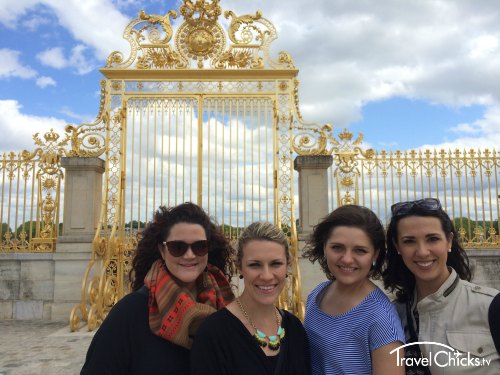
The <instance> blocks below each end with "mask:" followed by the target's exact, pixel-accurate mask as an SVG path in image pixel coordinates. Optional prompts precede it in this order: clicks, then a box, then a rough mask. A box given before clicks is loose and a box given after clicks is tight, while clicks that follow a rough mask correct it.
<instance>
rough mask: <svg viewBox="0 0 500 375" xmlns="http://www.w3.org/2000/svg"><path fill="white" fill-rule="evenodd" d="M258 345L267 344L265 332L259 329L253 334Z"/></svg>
mask: <svg viewBox="0 0 500 375" xmlns="http://www.w3.org/2000/svg"><path fill="white" fill-rule="evenodd" d="M253 337H255V339H256V340H257V342H258V343H259V345H260V346H262V347H263V348H265V347H266V346H267V341H266V334H265V333H264V332H262V331H260V330H258V329H257V330H255V334H254V335H253Z"/></svg>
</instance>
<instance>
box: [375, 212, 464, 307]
mask: <svg viewBox="0 0 500 375" xmlns="http://www.w3.org/2000/svg"><path fill="white" fill-rule="evenodd" d="M408 216H422V217H435V218H437V219H439V221H440V222H441V229H442V230H443V232H444V233H445V235H446V237H447V238H449V236H450V235H453V238H452V242H451V252H450V253H448V259H447V260H446V264H447V265H448V266H449V267H452V268H453V269H454V270H455V271H456V272H457V274H458V276H459V277H460V278H461V279H463V280H467V281H470V280H471V276H472V275H471V271H470V268H469V258H468V257H467V253H466V252H465V250H464V249H463V248H462V246H461V245H460V243H459V242H458V235H457V232H456V230H455V227H454V226H453V222H452V221H451V219H450V217H449V216H448V214H447V213H446V212H445V211H444V210H443V209H442V208H438V209H435V210H428V209H425V208H423V207H421V206H418V205H414V206H413V207H412V208H411V209H410V210H409V211H408V212H407V213H405V214H404V215H400V216H396V217H392V218H391V222H390V223H389V227H388V229H387V249H388V251H387V266H386V268H385V270H384V271H383V272H382V277H383V280H384V286H385V288H386V289H388V290H389V291H390V292H391V293H394V292H395V293H396V298H397V300H398V301H399V302H405V301H407V300H408V299H409V298H411V296H412V295H413V290H414V289H415V276H413V274H412V273H411V271H410V270H409V269H408V267H406V265H405V264H404V262H403V259H402V258H401V255H399V254H398V251H397V249H396V245H395V242H397V238H398V223H399V221H400V220H401V219H403V218H405V217H408Z"/></svg>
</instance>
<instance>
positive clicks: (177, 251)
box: [163, 240, 208, 258]
mask: <svg viewBox="0 0 500 375" xmlns="http://www.w3.org/2000/svg"><path fill="white" fill-rule="evenodd" d="M163 246H166V247H167V250H168V252H169V253H170V254H171V255H172V256H174V257H176V258H177V257H181V256H183V255H184V254H185V253H186V251H187V250H188V248H189V247H191V250H192V251H193V253H194V255H196V256H199V257H202V256H204V255H207V253H208V241H207V240H200V241H195V242H193V243H187V242H184V241H163Z"/></svg>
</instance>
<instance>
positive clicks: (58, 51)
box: [37, 44, 95, 75]
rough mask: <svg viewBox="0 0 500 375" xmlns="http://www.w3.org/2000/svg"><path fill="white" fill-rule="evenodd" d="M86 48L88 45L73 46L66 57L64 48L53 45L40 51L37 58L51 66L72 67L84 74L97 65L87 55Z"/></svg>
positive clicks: (58, 67) (56, 67) (57, 67)
mask: <svg viewBox="0 0 500 375" xmlns="http://www.w3.org/2000/svg"><path fill="white" fill-rule="evenodd" d="M86 50H87V47H86V46H84V45H83V44H78V45H76V46H75V47H73V49H72V50H71V53H70V55H69V56H68V57H65V56H64V50H63V48H61V47H53V48H49V49H46V50H45V51H42V52H40V53H39V54H38V55H37V58H38V60H40V62H41V63H42V64H44V65H47V66H50V67H51V68H54V69H63V68H67V67H72V68H74V69H75V72H76V73H77V74H79V75H84V74H87V73H90V72H91V71H93V70H94V69H95V66H94V65H93V64H92V63H91V62H90V61H89V60H88V59H87V57H86V56H85V51H86Z"/></svg>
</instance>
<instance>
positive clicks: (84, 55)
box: [0, 0, 500, 151]
mask: <svg viewBox="0 0 500 375" xmlns="http://www.w3.org/2000/svg"><path fill="white" fill-rule="evenodd" d="M220 4H221V6H222V8H223V10H226V9H232V10H234V11H235V13H236V14H238V15H240V14H249V13H255V11H256V10H257V9H260V10H262V12H263V15H264V17H266V18H268V19H269V20H270V21H271V22H273V24H274V25H275V26H276V28H277V30H278V33H279V35H278V40H277V41H276V42H275V44H274V46H273V49H272V51H271V52H272V54H273V57H275V56H276V54H277V52H278V51H280V50H285V51H288V52H289V53H290V54H291V56H292V58H293V59H294V62H295V65H296V66H297V67H298V68H299V69H300V74H299V80H300V82H301V86H300V100H301V108H300V109H301V113H302V116H303V117H304V119H305V120H306V121H308V122H318V123H325V122H328V123H331V124H333V125H334V132H335V133H337V132H338V131H340V130H341V129H343V128H344V127H347V128H349V129H350V130H351V131H353V132H355V133H357V132H362V133H364V134H365V143H366V146H370V147H374V148H376V149H382V148H385V149H393V150H394V149H409V148H422V147H439V148H440V147H445V148H455V147H459V148H464V147H466V148H470V147H475V148H485V147H488V148H498V144H499V143H500V85H499V82H500V42H499V41H500V29H499V28H498V25H499V24H500V11H499V9H500V8H499V7H498V2H497V1H494V0H492V1H487V0H463V1H454V0H441V1H435V0H421V1H412V2H410V1H406V0H384V1H369V0H359V1H352V0H351V1H348V0H323V1H317V2H315V6H314V7H311V6H310V4H311V3H309V2H304V1H302V0H289V1H287V2H286V6H284V4H285V3H284V2H283V1H278V0H255V1H252V2H249V1H244V0H222V1H221V3H220ZM178 6H179V2H177V3H176V2H175V1H154V0H150V1H128V0H114V1H111V0H85V1H76V0H65V1H61V0H41V1H38V0H18V1H15V2H13V1H12V0H0V32H1V35H2V39H1V41H0V60H1V61H2V62H1V64H0V83H1V85H0V113H2V116H1V118H0V129H2V132H3V134H4V136H3V137H2V138H0V150H2V151H11V150H12V151H17V150H20V149H23V148H28V149H32V148H33V142H32V139H31V136H32V135H33V134H34V133H35V132H37V131H39V132H45V131H47V130H49V129H50V128H55V129H62V128H63V127H64V125H65V124H67V123H74V124H79V123H80V122H88V121H92V120H93V119H94V116H95V115H96V114H97V112H98V108H99V95H98V93H99V81H100V80H101V79H102V75H101V74H100V72H99V71H98V68H100V67H103V66H104V65H105V60H106V57H107V56H108V55H109V53H111V52H112V51H114V50H121V51H126V50H127V45H126V44H125V42H124V41H123V39H122V37H121V35H122V32H123V29H124V27H125V26H126V24H127V23H128V22H129V21H130V20H131V19H133V18H135V17H136V16H137V13H138V12H139V11H140V10H141V9H144V10H145V11H146V13H156V14H165V13H166V12H167V11H168V10H170V9H174V8H175V9H178Z"/></svg>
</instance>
